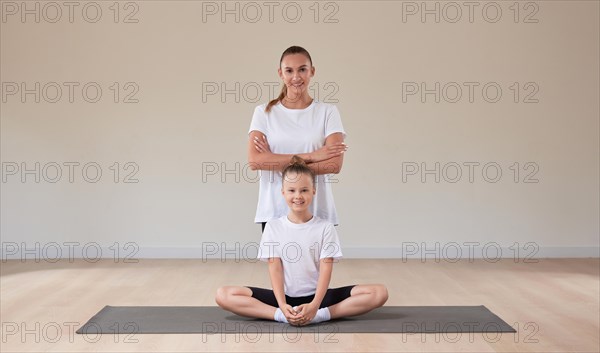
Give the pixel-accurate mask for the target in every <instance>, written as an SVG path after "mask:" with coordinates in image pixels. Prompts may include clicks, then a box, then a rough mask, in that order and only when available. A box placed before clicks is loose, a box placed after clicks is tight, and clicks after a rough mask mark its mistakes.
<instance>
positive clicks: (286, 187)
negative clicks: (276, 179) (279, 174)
mask: <svg viewBox="0 0 600 353" xmlns="http://www.w3.org/2000/svg"><path fill="white" fill-rule="evenodd" d="M315 192H316V190H315V186H314V185H313V181H312V178H311V176H310V175H308V174H302V173H296V172H290V173H287V174H286V175H285V179H284V180H283V187H282V189H281V193H282V194H283V197H284V198H285V202H286V203H287V205H288V207H289V208H290V210H291V211H293V212H304V211H306V210H308V207H309V206H310V204H311V203H312V199H313V196H314V195H315Z"/></svg>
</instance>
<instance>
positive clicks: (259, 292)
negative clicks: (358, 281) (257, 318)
mask: <svg viewBox="0 0 600 353" xmlns="http://www.w3.org/2000/svg"><path fill="white" fill-rule="evenodd" d="M247 288H250V290H251V291H252V298H256V299H258V300H260V301H261V302H263V303H265V304H267V305H270V306H274V307H276V308H278V307H279V304H277V299H276V298H275V293H274V292H273V290H271V289H265V288H258V287H248V286H247ZM352 288H354V285H352V286H345V287H339V288H329V289H327V292H326V293H325V296H324V297H323V301H321V305H320V306H319V309H320V308H326V307H328V306H332V305H335V304H337V303H339V302H341V301H342V300H344V299H346V298H349V297H350V292H351V291H352ZM314 297H315V296H314V295H309V296H306V297H290V296H287V295H286V296H285V302H286V303H288V304H289V305H291V306H292V307H294V306H298V305H302V304H307V303H310V302H311V301H312V300H313V299H314Z"/></svg>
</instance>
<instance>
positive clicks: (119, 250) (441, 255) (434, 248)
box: [1, 242, 600, 262]
mask: <svg viewBox="0 0 600 353" xmlns="http://www.w3.org/2000/svg"><path fill="white" fill-rule="evenodd" d="M93 244H95V245H94V246H90V245H89V244H87V245H80V244H78V245H79V246H76V245H74V244H70V245H66V244H65V246H61V245H60V244H56V243H54V244H53V245H51V246H48V245H45V246H41V245H39V244H38V245H39V246H30V245H27V247H25V245H24V244H18V243H2V254H1V255H2V257H1V260H2V262H5V261H6V260H28V261H29V260H34V261H45V262H56V261H58V260H60V259H86V260H87V261H91V262H94V261H97V260H98V259H119V260H122V261H125V262H126V261H127V260H128V259H206V260H211V259H217V260H219V259H220V260H227V261H230V260H231V261H246V262H256V254H257V252H258V248H257V244H256V243H250V244H247V245H243V246H241V245H240V244H239V243H237V246H234V245H229V244H225V243H221V244H218V243H214V242H211V243H205V244H203V246H202V247H139V246H137V245H135V244H133V243H128V245H127V246H124V245H120V246H115V245H114V244H113V245H112V246H109V247H102V246H100V245H98V244H96V243H93ZM342 253H343V255H344V258H346V259H368V258H374V259H403V260H404V259H421V260H427V261H445V262H456V261H461V260H471V259H485V260H487V261H489V262H495V261H497V260H498V259H514V260H519V261H523V262H527V260H529V259H540V258H600V247H597V246H592V247H560V246H546V247H544V246H542V247H540V246H537V245H535V244H534V243H527V244H515V245H513V246H510V247H501V246H500V245H498V244H497V243H486V244H484V245H483V246H481V244H476V243H468V244H466V243H465V244H463V245H462V246H461V245H460V244H458V243H448V244H445V245H444V246H440V245H439V243H436V244H435V245H430V244H427V245H425V244H424V243H421V244H418V243H413V242H409V243H403V244H402V246H401V247H381V248H380V247H372V248H361V247H343V248H342Z"/></svg>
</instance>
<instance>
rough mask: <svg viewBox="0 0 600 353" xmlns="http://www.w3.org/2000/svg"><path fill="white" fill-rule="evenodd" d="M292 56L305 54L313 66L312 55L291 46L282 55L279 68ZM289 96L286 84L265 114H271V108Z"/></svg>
mask: <svg viewBox="0 0 600 353" xmlns="http://www.w3.org/2000/svg"><path fill="white" fill-rule="evenodd" d="M290 54H303V55H306V57H307V58H308V61H310V65H311V66H312V59H311V58H310V54H309V53H308V51H307V50H306V49H304V48H302V47H299V46H296V45H294V46H291V47H289V48H287V49H286V50H285V51H284V52H283V54H281V59H279V67H281V63H282V62H283V58H285V57H286V56H287V55H290ZM286 94H287V86H286V85H285V83H284V84H283V87H281V93H279V97H277V98H275V99H273V100H272V101H270V102H269V104H267V107H266V108H265V112H267V113H268V112H270V111H271V107H273V106H274V105H275V104H277V103H279V102H280V101H281V100H282V99H283V98H284V97H285V95H286Z"/></svg>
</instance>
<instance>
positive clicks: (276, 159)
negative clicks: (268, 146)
mask: <svg viewBox="0 0 600 353" xmlns="http://www.w3.org/2000/svg"><path fill="white" fill-rule="evenodd" d="M293 156H298V157H300V158H302V159H304V160H305V161H307V163H310V153H296V154H279V153H273V152H262V153H251V154H250V156H249V157H248V162H249V164H250V169H252V170H269V171H278V172H280V171H282V170H284V169H285V167H287V166H288V165H289V164H290V160H291V159H292V157H293Z"/></svg>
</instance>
